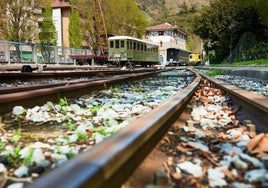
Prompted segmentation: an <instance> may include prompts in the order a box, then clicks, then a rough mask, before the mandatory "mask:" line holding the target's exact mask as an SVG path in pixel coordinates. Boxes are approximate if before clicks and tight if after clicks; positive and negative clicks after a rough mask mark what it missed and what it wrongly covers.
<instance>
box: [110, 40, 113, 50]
mask: <svg viewBox="0 0 268 188" xmlns="http://www.w3.org/2000/svg"><path fill="white" fill-rule="evenodd" d="M110 48H114V41H112V40H111V41H110Z"/></svg>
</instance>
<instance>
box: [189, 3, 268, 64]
mask: <svg viewBox="0 0 268 188" xmlns="http://www.w3.org/2000/svg"><path fill="white" fill-rule="evenodd" d="M240 1H241V0H234V1H233V0H225V1H221V0H214V1H211V4H210V6H209V7H205V8H203V9H202V12H201V14H200V15H198V16H196V17H195V19H194V22H193V28H194V29H193V31H194V33H195V34H197V35H198V36H200V37H201V38H202V39H203V41H204V47H205V50H206V51H208V48H209V50H211V51H215V61H217V62H221V61H223V60H224V59H225V58H227V57H228V56H229V55H230V54H231V52H232V51H233V50H234V49H235V47H236V45H237V43H238V41H239V40H240V37H241V36H243V35H244V34H245V33H248V32H250V33H253V34H254V36H255V38H256V41H257V42H260V41H267V40H268V35H267V32H266V31H267V26H265V25H264V24H263V23H264V22H262V21H261V15H260V14H259V11H258V9H256V6H253V4H252V3H246V4H243V3H241V2H240ZM267 8H268V7H267ZM208 44H210V46H209V45H208ZM208 46H209V47H208ZM232 56H233V54H232ZM232 56H231V57H232Z"/></svg>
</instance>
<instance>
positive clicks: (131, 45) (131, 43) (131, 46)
mask: <svg viewBox="0 0 268 188" xmlns="http://www.w3.org/2000/svg"><path fill="white" fill-rule="evenodd" d="M129 42H130V49H131V50H132V49H133V42H132V41H129Z"/></svg>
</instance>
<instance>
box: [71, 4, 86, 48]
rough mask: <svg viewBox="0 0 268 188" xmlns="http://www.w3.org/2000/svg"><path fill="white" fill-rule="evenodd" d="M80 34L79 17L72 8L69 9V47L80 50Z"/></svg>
mask: <svg viewBox="0 0 268 188" xmlns="http://www.w3.org/2000/svg"><path fill="white" fill-rule="evenodd" d="M82 40H83V38H82V34H81V25H80V19H79V15H78V13H77V11H76V9H75V8H74V7H72V8H71V16H70V23H69V41H70V47H74V48H80V47H81V46H82Z"/></svg>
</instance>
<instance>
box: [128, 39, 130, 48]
mask: <svg viewBox="0 0 268 188" xmlns="http://www.w3.org/2000/svg"><path fill="white" fill-rule="evenodd" d="M127 49H128V50H129V49H130V41H129V40H127Z"/></svg>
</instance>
